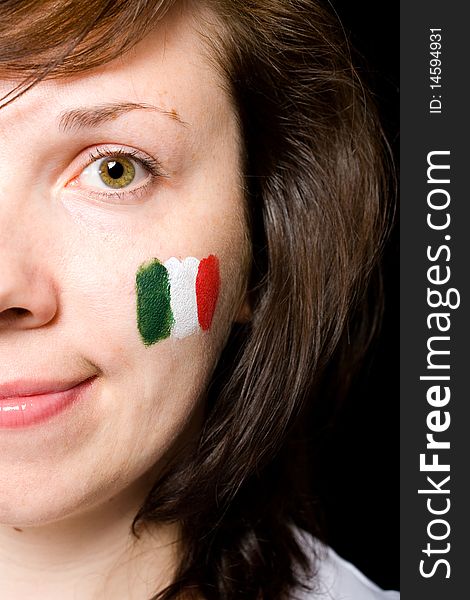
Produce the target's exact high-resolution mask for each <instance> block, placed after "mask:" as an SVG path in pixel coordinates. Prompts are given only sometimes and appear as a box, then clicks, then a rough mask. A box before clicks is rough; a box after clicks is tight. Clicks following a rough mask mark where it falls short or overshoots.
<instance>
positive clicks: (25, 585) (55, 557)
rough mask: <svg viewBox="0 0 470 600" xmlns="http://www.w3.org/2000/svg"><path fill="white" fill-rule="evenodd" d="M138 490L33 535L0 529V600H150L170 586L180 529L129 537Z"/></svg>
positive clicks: (32, 531) (38, 528) (158, 529)
mask: <svg viewBox="0 0 470 600" xmlns="http://www.w3.org/2000/svg"><path fill="white" fill-rule="evenodd" d="M135 498H136V494H135V490H126V492H125V493H124V494H122V495H120V496H119V497H116V498H112V499H110V500H109V501H108V502H106V504H105V505H101V506H99V507H97V508H94V509H91V510H89V511H87V513H86V514H80V515H78V516H74V517H73V518H68V519H66V520H65V519H64V520H60V521H57V522H54V523H50V524H43V525H40V526H35V527H26V528H21V527H11V526H6V525H2V526H0V589H1V590H2V600H18V599H19V598H47V599H48V600H59V599H60V600H72V599H76V598H80V600H108V599H109V600H111V599H113V600H147V599H148V598H150V597H152V596H153V595H154V594H155V593H156V592H157V591H159V590H160V589H162V588H163V587H164V586H165V585H168V583H170V581H171V579H172V576H173V574H174V570H175V566H176V561H177V547H178V543H177V539H178V528H177V526H175V525H171V526H170V525H165V526H154V525H152V527H151V528H150V527H146V528H143V529H142V531H141V532H140V531H139V535H140V539H137V538H135V537H134V536H133V535H132V533H131V530H130V528H131V524H132V520H133V518H134V516H135V514H136V512H137V510H138V504H139V503H137V502H136V501H135Z"/></svg>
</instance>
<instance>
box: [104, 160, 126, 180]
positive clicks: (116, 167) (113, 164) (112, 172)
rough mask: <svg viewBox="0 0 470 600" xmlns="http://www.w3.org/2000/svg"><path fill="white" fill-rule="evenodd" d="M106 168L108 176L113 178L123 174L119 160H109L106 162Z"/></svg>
mask: <svg viewBox="0 0 470 600" xmlns="http://www.w3.org/2000/svg"><path fill="white" fill-rule="evenodd" d="M107 170H108V174H109V176H110V177H112V178H113V179H119V178H120V177H122V176H123V175H124V167H123V165H122V164H121V163H120V162H117V161H116V160H110V161H109V163H108V164H107Z"/></svg>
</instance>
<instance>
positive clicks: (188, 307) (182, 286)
mask: <svg viewBox="0 0 470 600" xmlns="http://www.w3.org/2000/svg"><path fill="white" fill-rule="evenodd" d="M219 289H220V273H219V260H218V258H217V257H216V256H215V255H213V254H211V255H209V256H207V257H205V258H202V259H201V260H198V259H197V258H194V257H192V256H190V257H187V258H185V259H183V260H178V259H177V258H174V257H172V258H169V259H168V260H167V261H165V263H161V262H160V261H159V260H157V259H155V260H153V261H150V262H149V263H146V264H143V265H142V266H141V267H140V268H139V270H138V272H137V276H136V292H137V326H138V330H139V333H140V336H141V339H142V341H143V343H144V344H145V345H146V346H150V345H152V344H155V343H156V342H158V341H160V340H163V339H165V338H167V337H170V336H173V337H175V338H179V339H182V338H185V337H187V336H189V335H192V334H194V333H197V332H198V331H201V330H202V331H208V330H209V329H210V327H211V324H212V320H213V317H214V313H215V309H216V306H217V300H218V297H219Z"/></svg>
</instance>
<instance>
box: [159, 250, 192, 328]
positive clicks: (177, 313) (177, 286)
mask: <svg viewBox="0 0 470 600" xmlns="http://www.w3.org/2000/svg"><path fill="white" fill-rule="evenodd" d="M165 267H166V269H167V271H168V277H169V280H170V306H171V311H172V313H173V318H174V320H175V323H174V325H173V327H172V329H171V335H174V336H175V337H177V338H184V337H186V336H188V335H191V334H192V333H195V332H196V331H198V330H199V321H198V318H197V303H196V276H197V272H198V269H199V260H198V259H197V258H194V257H193V256H188V257H186V258H185V259H184V260H183V261H180V260H178V259H177V258H174V257H173V256H172V257H171V258H169V259H168V260H167V261H166V262H165Z"/></svg>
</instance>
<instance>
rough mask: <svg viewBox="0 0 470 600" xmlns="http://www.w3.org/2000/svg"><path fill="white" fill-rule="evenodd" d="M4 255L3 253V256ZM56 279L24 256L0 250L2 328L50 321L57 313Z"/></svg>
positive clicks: (23, 326) (31, 326) (34, 324)
mask: <svg viewBox="0 0 470 600" xmlns="http://www.w3.org/2000/svg"><path fill="white" fill-rule="evenodd" d="M2 255H3V256H2ZM57 307H58V304H57V296H56V292H55V289H54V286H53V281H52V279H51V278H50V276H48V275H47V274H46V273H45V272H44V271H42V270H41V269H40V267H39V265H35V264H28V261H27V260H25V259H24V257H18V256H17V257H16V258H15V257H14V256H12V254H11V253H9V252H8V251H7V252H5V249H4V248H2V252H0V332H1V331H2V330H5V329H35V328H38V327H42V326H44V325H47V324H48V323H50V322H51V321H52V320H53V319H54V317H55V315H56V314H57Z"/></svg>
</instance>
